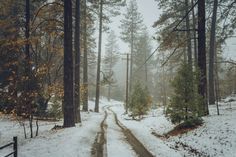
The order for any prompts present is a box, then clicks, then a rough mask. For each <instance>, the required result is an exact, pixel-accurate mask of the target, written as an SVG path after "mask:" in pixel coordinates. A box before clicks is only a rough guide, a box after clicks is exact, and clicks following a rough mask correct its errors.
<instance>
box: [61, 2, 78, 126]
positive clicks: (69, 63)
mask: <svg viewBox="0 0 236 157" xmlns="http://www.w3.org/2000/svg"><path fill="white" fill-rule="evenodd" d="M72 56H73V54H72V3H71V0H64V102H63V103H64V110H63V111H64V113H63V114H64V127H73V126H75V118H74V101H73V100H74V99H73V91H74V90H73V58H72Z"/></svg>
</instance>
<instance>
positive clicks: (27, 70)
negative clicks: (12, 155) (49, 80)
mask: <svg viewBox="0 0 236 157" xmlns="http://www.w3.org/2000/svg"><path fill="white" fill-rule="evenodd" d="M25 20H26V22H25V38H26V44H25V56H26V58H25V63H26V64H25V74H26V76H27V77H28V79H27V80H26V84H25V92H26V95H27V98H26V100H27V101H26V103H27V105H28V114H29V115H28V116H29V126H30V137H31V138H33V125H32V121H33V118H32V117H33V115H32V114H33V112H32V102H31V100H30V99H31V98H30V96H29V95H30V92H31V91H30V80H31V68H30V67H31V66H30V50H29V48H30V44H29V37H30V1H29V0H26V4H25Z"/></svg>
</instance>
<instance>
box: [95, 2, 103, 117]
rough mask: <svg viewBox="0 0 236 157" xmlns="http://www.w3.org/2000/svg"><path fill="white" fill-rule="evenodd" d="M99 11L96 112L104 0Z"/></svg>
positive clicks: (96, 110)
mask: <svg viewBox="0 0 236 157" xmlns="http://www.w3.org/2000/svg"><path fill="white" fill-rule="evenodd" d="M99 2H100V5H99V6H100V8H99V9H100V11H99V41H98V62H97V82H96V100H95V109H94V111H95V112H99V95H100V66H101V48H102V15H103V13H102V11H103V0H100V1H99Z"/></svg>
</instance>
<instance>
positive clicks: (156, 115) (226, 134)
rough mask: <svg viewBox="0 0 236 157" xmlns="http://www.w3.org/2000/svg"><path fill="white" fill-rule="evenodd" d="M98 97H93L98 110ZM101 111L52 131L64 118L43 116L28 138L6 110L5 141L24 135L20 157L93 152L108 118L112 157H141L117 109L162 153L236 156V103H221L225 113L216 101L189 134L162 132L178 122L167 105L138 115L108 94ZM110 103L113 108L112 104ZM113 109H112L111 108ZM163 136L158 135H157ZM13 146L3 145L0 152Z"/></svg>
mask: <svg viewBox="0 0 236 157" xmlns="http://www.w3.org/2000/svg"><path fill="white" fill-rule="evenodd" d="M93 106H94V102H90V109H93ZM100 107H101V108H100V113H94V112H82V113H81V117H82V124H78V125H77V126H76V127H74V128H69V129H58V130H52V128H53V127H54V126H55V125H62V121H58V122H46V121H40V122H39V125H40V128H39V136H38V137H36V138H33V139H29V138H28V139H24V134H23V128H22V126H20V125H19V123H18V122H17V121H15V120H13V119H11V118H10V117H9V116H5V115H0V146H2V145H4V144H7V143H9V142H10V141H11V140H12V137H13V136H18V141H19V143H18V144H19V148H18V149H19V157H90V156H91V151H92V147H93V145H94V141H95V138H96V136H97V133H98V132H99V130H100V123H101V122H102V120H103V119H104V115H105V112H104V111H105V110H106V112H107V113H108V115H107V118H106V121H105V123H106V127H107V128H106V140H107V141H106V146H105V150H106V155H107V156H108V157H116V156H117V157H120V156H122V157H135V156H137V155H136V153H135V151H134V150H133V149H132V147H131V146H130V145H129V143H128V142H127V140H126V137H125V136H124V135H123V133H122V130H121V128H119V127H118V126H117V125H116V124H115V119H114V117H113V116H112V112H111V111H114V112H115V113H116V114H117V117H118V120H119V121H120V122H121V123H122V124H123V125H124V126H125V127H126V128H128V129H129V130H130V131H131V132H132V133H133V134H134V135H135V136H136V138H137V139H138V140H139V141H140V142H141V143H142V144H143V145H144V146H145V148H147V149H148V151H149V152H151V153H152V154H153V155H154V156H156V157H183V156H186V157H195V156H196V157H197V156H201V157H205V156H209V157H234V156H236V155H235V154H236V149H235V148H236V123H235V122H236V102H235V101H233V102H227V103H224V102H221V103H220V115H219V116H218V115H217V114H216V106H210V107H209V108H210V115H209V116H207V117H204V118H203V119H204V124H203V125H202V126H200V127H198V128H197V129H194V130H191V131H189V132H187V133H184V134H181V135H177V136H170V137H164V136H163V137H162V135H164V134H165V133H167V132H169V131H170V130H172V129H173V128H174V127H175V126H174V125H173V124H171V122H170V121H168V119H166V117H165V116H164V115H163V109H162V108H158V109H155V110H151V111H150V112H149V114H148V115H146V116H144V117H143V119H142V120H140V121H137V120H132V119H131V118H130V117H128V116H127V115H124V112H125V110H124V107H123V103H122V102H118V101H111V102H108V101H107V100H106V99H102V100H101V101H100ZM106 107H107V108H106ZM108 108H109V109H110V111H109V110H107V109H108ZM157 135H158V136H157ZM11 150H12V148H7V149H4V150H0V156H4V155H5V154H7V153H8V152H11Z"/></svg>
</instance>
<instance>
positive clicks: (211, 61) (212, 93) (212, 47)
mask: <svg viewBox="0 0 236 157" xmlns="http://www.w3.org/2000/svg"><path fill="white" fill-rule="evenodd" d="M217 6H218V0H214V6H213V15H212V21H211V36H210V50H209V76H208V79H209V91H208V92H209V104H215V85H214V82H215V81H214V61H215V59H214V58H215V53H216V52H215V41H216V39H215V37H216V16H217Z"/></svg>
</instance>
